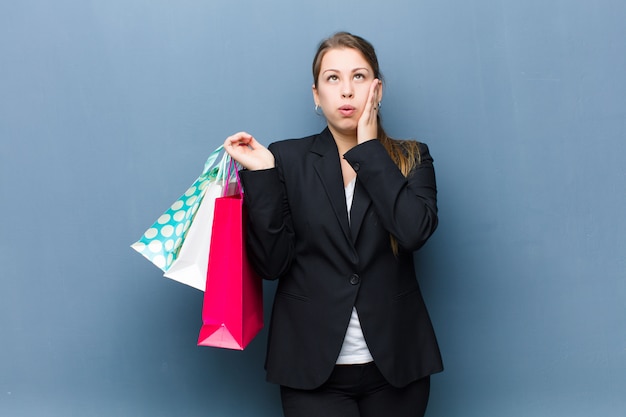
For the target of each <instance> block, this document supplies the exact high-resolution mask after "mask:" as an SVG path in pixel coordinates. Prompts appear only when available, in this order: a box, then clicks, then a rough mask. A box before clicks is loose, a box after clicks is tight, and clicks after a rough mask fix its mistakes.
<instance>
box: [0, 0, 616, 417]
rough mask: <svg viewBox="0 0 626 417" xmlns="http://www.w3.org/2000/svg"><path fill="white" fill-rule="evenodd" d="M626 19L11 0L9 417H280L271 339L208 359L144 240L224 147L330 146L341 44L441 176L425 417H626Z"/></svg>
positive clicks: (448, 2)
mask: <svg viewBox="0 0 626 417" xmlns="http://www.w3.org/2000/svg"><path fill="white" fill-rule="evenodd" d="M625 18H626V3H624V2H621V1H618V0H614V1H611V0H597V1H593V2H592V1H582V0H573V1H559V0H541V1H539V0H530V1H528V0H527V1H513V0H501V1H496V0H493V1H488V0H484V1H481V0H474V1H460V0H457V1H452V0H418V1H414V0H405V1H393V0H391V1H387V2H379V1H371V0H361V1H353V0H346V1H343V2H338V1H335V0H332V1H330V0H318V1H315V2H308V3H303V2H296V1H288V0H283V1H265V2H259V1H254V0H245V1H226V0H223V1H217V0H211V1H199V0H196V1H194V0H184V1H176V2H174V1H171V2H168V1H162V0H161V1H154V0H143V1H142V0H123V1H122V0H106V1H105V0H101V1H96V0H92V1H78V0H75V1H72V0H57V1H54V2H52V1H33V0H20V1H2V3H0V140H1V151H0V236H1V239H0V264H1V272H0V276H1V280H0V332H1V337H2V343H1V344H0V415H3V416H5V415H6V416H81V417H82V416H200V415H203V416H228V417H232V416H276V415H279V413H280V411H279V410H280V408H279V398H278V393H277V389H276V387H274V386H272V385H269V384H266V383H265V382H264V372H263V355H264V350H265V339H266V330H264V331H263V333H261V335H260V336H259V337H258V338H257V339H256V340H255V341H254V342H253V343H252V344H251V345H250V346H249V348H248V349H246V350H245V351H244V352H235V351H227V350H219V349H212V348H199V347H196V346H195V342H196V337H197V333H198V330H199V326H200V309H201V304H202V296H201V293H200V292H198V291H196V290H194V289H192V288H189V287H185V286H183V285H181V284H178V283H175V282H172V281H170V280H168V279H165V278H163V277H162V276H161V274H160V273H159V270H158V269H156V268H155V267H154V266H153V265H151V264H149V263H148V262H147V261H146V260H145V259H143V257H141V256H140V255H139V254H137V253H135V252H134V251H132V250H131V249H130V248H129V245H130V244H131V243H132V242H133V241H135V240H136V239H137V238H138V237H139V236H140V235H141V233H143V231H144V230H145V229H146V228H147V227H148V226H149V225H150V224H151V223H152V222H153V221H154V220H155V219H156V217H158V216H159V215H160V214H161V213H162V212H163V211H164V210H165V209H166V208H167V207H168V206H169V205H170V203H172V202H173V201H174V200H175V199H176V198H177V197H178V196H179V195H180V194H181V193H182V192H183V191H184V190H185V189H186V187H187V186H188V185H189V184H190V183H191V182H192V181H193V179H195V177H196V176H197V175H198V174H199V172H200V170H201V169H202V165H203V163H204V160H205V158H206V157H207V155H208V154H209V153H210V152H211V151H212V150H213V149H214V148H215V147H216V146H217V145H218V144H220V143H221V142H222V141H223V139H224V138H225V137H226V136H227V135H229V134H231V133H234V132H235V131H238V130H248V131H250V132H252V133H254V134H255V135H256V136H257V138H258V139H259V140H261V141H262V142H264V143H266V144H267V143H269V142H271V141H273V140H277V139H281V138H287V137H299V136H304V135H307V134H310V133H314V132H316V131H318V130H320V129H321V128H322V126H323V122H322V120H320V119H319V118H318V117H317V116H316V115H315V114H314V112H313V101H312V99H311V96H310V86H311V82H312V81H311V78H310V74H309V72H310V68H309V67H310V61H311V59H312V55H313V53H314V50H315V47H316V44H317V42H318V41H319V40H320V39H321V38H322V37H325V36H326V35H329V34H331V33H332V32H333V31H335V30H338V29H347V30H350V31H353V32H355V33H358V34H361V35H363V36H364V37H366V38H368V39H369V40H371V41H372V42H373V43H374V44H375V46H376V47H377V49H378V51H379V58H380V60H381V63H382V67H383V71H384V72H385V74H386V77H387V90H386V95H385V102H384V106H383V117H384V119H385V122H386V126H387V129H388V130H389V132H390V133H391V134H392V135H394V136H397V137H413V138H419V139H421V140H422V141H424V142H427V143H428V144H429V145H430V147H431V151H432V153H433V155H434V157H435V163H436V169H437V174H438V182H439V188H440V209H441V213H440V214H441V218H440V220H441V221H440V224H441V226H440V228H439V230H438V231H437V233H436V234H435V236H434V237H433V239H432V240H431V241H430V242H429V243H428V245H427V246H426V247H425V248H424V250H423V251H421V252H420V253H419V254H418V255H417V258H418V260H419V269H420V275H421V277H422V279H421V285H422V287H423V289H424V293H425V296H426V298H427V302H428V304H429V307H430V310H431V313H432V318H433V321H434V322H435V325H436V327H437V332H438V336H439V339H440V344H441V348H442V351H443V354H444V359H445V363H446V371H445V372H444V373H443V374H440V375H437V376H435V377H434V378H433V392H432V397H431V403H430V408H429V413H428V415H429V416H445V417H454V416H458V417H471V416H479V417H484V416H508V417H516V416H520V417H522V416H524V417H525V416H568V417H572V416H581V417H582V416H585V417H587V416H591V415H598V416H622V415H624V412H625V410H626V396H625V395H624V393H625V392H626V378H625V377H624V375H625V374H626V311H625V310H626V308H625V307H626V283H625V282H626V281H625V278H626V216H625V215H624V214H625V213H624V211H625V208H626V168H625V167H626V164H625V163H624V161H623V160H624V155H625V154H626V140H625V139H626V138H625V133H626V132H625V127H626V77H625V74H626V25H624V21H626V19H625ZM272 285H273V284H266V286H265V290H266V302H267V303H268V306H269V303H270V302H271V298H272V290H273V286H272ZM267 310H269V308H268V309H267Z"/></svg>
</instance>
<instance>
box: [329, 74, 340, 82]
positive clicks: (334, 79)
mask: <svg viewBox="0 0 626 417" xmlns="http://www.w3.org/2000/svg"><path fill="white" fill-rule="evenodd" d="M338 79H339V77H337V76H336V75H329V76H328V78H327V80H328V81H337V80H338Z"/></svg>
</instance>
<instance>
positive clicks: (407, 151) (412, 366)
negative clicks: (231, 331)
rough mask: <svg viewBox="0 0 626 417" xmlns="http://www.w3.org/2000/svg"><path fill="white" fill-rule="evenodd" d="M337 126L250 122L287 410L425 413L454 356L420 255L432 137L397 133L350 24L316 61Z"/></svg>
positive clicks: (231, 146)
mask: <svg viewBox="0 0 626 417" xmlns="http://www.w3.org/2000/svg"><path fill="white" fill-rule="evenodd" d="M313 79H314V84H313V87H312V88H313V98H314V101H315V108H316V111H320V109H321V111H322V112H323V114H324V117H325V118H326V121H327V128H326V129H324V131H323V132H321V133H320V134H318V135H313V136H309V137H306V138H302V139H292V140H286V141H280V142H276V143H273V144H271V145H270V146H269V149H268V148H265V147H263V146H262V145H261V144H260V143H259V142H257V141H256V140H255V139H254V137H253V136H251V135H250V134H248V133H245V132H240V133H237V134H235V135H233V136H230V137H229V138H227V139H226V141H225V143H224V146H225V149H226V151H227V152H228V153H229V154H230V155H231V156H232V157H233V158H234V159H235V160H236V161H238V162H239V163H240V164H241V165H242V166H243V167H244V168H245V170H243V171H242V172H241V179H242V181H243V185H244V189H245V191H246V192H245V203H246V205H247V208H248V213H249V223H248V247H249V256H250V259H251V261H252V263H253V265H254V266H255V268H256V269H257V271H258V272H259V274H260V275H261V276H262V277H263V278H266V279H278V280H279V282H278V287H277V291H276V296H275V300H274V307H273V311H272V319H271V323H270V329H269V341H268V351H267V359H266V369H267V378H268V381H270V382H273V383H277V384H280V386H281V399H282V404H283V410H284V413H285V416H287V417H292V416H297V417H307V416H311V417H312V416H324V417H329V416H330V417H332V416H342V417H350V416H377V417H378V416H394V417H403V416H407V417H408V416H422V415H423V414H424V412H425V409H426V404H427V401H428V395H429V390H430V379H429V376H430V375H431V374H433V373H436V372H440V371H441V370H442V368H443V367H442V362H441V357H440V354H439V349H438V347H437V342H436V339H435V335H434V332H433V329H432V325H431V322H430V319H429V317H428V313H427V311H426V307H425V305H424V301H423V299H422V296H421V293H420V290H419V287H418V284H417V279H416V275H415V268H414V263H413V252H414V251H415V250H417V249H419V248H420V247H421V246H422V245H423V244H424V243H425V242H426V240H427V239H428V238H429V237H430V236H431V234H432V233H433V232H434V231H435V228H436V227H437V202H436V194H437V190H436V185H435V174H434V169H433V165H432V158H431V156H430V154H429V152H428V148H427V146H426V145H424V144H421V143H418V142H414V141H397V140H393V139H390V138H389V137H388V136H387V135H386V134H385V131H384V130H383V128H382V126H381V124H380V117H379V110H380V105H381V100H382V96H383V85H382V81H381V74H380V71H379V67H378V61H377V58H376V54H375V51H374V48H373V47H372V45H371V44H370V43H368V42H367V41H366V40H364V39H363V38H361V37H358V36H354V35H352V34H349V33H345V32H340V33H337V34H335V35H334V36H332V37H330V38H328V39H326V40H325V41H323V42H322V43H321V44H320V46H319V49H318V52H317V54H316V56H315V59H314V61H313Z"/></svg>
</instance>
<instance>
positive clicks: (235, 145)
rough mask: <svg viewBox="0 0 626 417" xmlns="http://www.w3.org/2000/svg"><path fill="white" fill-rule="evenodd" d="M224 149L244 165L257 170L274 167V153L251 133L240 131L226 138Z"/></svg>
mask: <svg viewBox="0 0 626 417" xmlns="http://www.w3.org/2000/svg"><path fill="white" fill-rule="evenodd" d="M224 149H225V150H226V152H228V154H229V155H230V156H231V157H232V158H233V159H234V160H235V161H237V162H239V164H241V166H242V167H244V168H246V169H248V170H251V171H256V170H260V169H270V168H274V166H275V163H274V155H272V153H271V152H270V151H269V149H267V148H266V147H265V146H263V145H261V144H260V143H259V142H257V140H256V139H255V138H254V137H253V136H252V135H251V134H249V133H246V132H239V133H235V134H234V135H232V136H229V137H228V138H226V141H224Z"/></svg>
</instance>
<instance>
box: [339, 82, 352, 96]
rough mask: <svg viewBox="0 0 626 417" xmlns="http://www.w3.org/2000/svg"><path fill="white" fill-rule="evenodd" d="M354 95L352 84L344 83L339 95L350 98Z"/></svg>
mask: <svg viewBox="0 0 626 417" xmlns="http://www.w3.org/2000/svg"><path fill="white" fill-rule="evenodd" d="M353 95H354V92H353V89H352V85H351V84H350V83H344V84H343V88H342V93H341V97H343V98H352V96H353Z"/></svg>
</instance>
